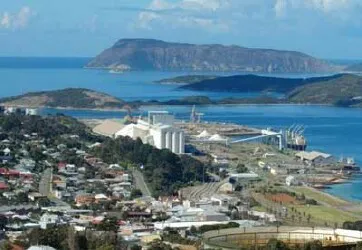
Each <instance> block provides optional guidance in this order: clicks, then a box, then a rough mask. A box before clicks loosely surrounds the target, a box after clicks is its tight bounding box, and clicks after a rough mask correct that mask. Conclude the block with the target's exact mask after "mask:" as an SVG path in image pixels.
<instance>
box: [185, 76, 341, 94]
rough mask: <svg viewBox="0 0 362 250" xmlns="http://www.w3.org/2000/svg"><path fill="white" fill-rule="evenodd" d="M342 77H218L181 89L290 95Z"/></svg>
mask: <svg viewBox="0 0 362 250" xmlns="http://www.w3.org/2000/svg"><path fill="white" fill-rule="evenodd" d="M338 77H340V75H334V76H327V77H313V78H280V77H268V76H257V75H235V76H226V77H218V78H214V79H209V80H204V81H200V82H197V83H193V84H189V85H185V86H181V87H180V88H181V89H190V90H198V91H215V92H278V93H288V92H290V91H292V90H293V89H295V88H296V87H299V86H302V85H305V84H310V83H315V82H322V81H327V80H330V79H334V78H338Z"/></svg>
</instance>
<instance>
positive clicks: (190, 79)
mask: <svg viewBox="0 0 362 250" xmlns="http://www.w3.org/2000/svg"><path fill="white" fill-rule="evenodd" d="M217 77H219V76H214V75H185V76H176V77H172V78H166V79H161V80H158V81H155V82H156V83H162V84H179V85H181V84H191V83H196V82H201V81H204V80H210V79H214V78H217Z"/></svg>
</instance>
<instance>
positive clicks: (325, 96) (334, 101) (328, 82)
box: [180, 74, 362, 107]
mask: <svg viewBox="0 0 362 250" xmlns="http://www.w3.org/2000/svg"><path fill="white" fill-rule="evenodd" d="M180 89H189V90H197V91H215V92H234V93H236V92H238V93H242V92H245V93H247V92H275V93H280V94H283V95H284V97H283V98H281V99H279V100H275V99H273V98H265V99H263V98H262V99H260V97H258V100H259V102H258V103H260V101H261V100H262V101H265V102H266V103H269V102H270V101H271V103H298V104H327V105H337V106H358V107H361V106H362V77H361V76H357V75H352V74H338V75H333V76H326V77H313V78H298V79H293V78H278V77H265V76H257V75H236V76H227V77H218V78H214V79H209V80H203V81H200V82H197V83H193V84H189V85H185V86H181V87H180ZM253 101H254V100H253V99H251V100H249V101H248V102H246V101H245V100H244V99H233V103H251V102H253Z"/></svg>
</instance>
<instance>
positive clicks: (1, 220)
mask: <svg viewBox="0 0 362 250" xmlns="http://www.w3.org/2000/svg"><path fill="white" fill-rule="evenodd" d="M7 223H8V219H7V218H6V216H4V215H0V230H3V229H4V228H5V226H6V224H7Z"/></svg>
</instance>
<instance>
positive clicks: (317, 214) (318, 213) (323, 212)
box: [294, 205, 358, 224]
mask: <svg viewBox="0 0 362 250" xmlns="http://www.w3.org/2000/svg"><path fill="white" fill-rule="evenodd" d="M294 207H295V208H296V209H297V211H299V212H301V213H302V214H303V212H305V213H306V215H308V214H310V215H311V216H312V219H311V221H313V219H314V220H315V221H316V222H317V221H318V222H319V221H326V222H328V223H334V222H337V223H339V224H341V223H343V222H345V221H356V220H358V217H357V216H355V215H353V214H350V213H346V212H344V211H341V210H339V209H336V208H332V207H326V206H322V205H318V206H309V207H308V206H306V205H300V206H294Z"/></svg>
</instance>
